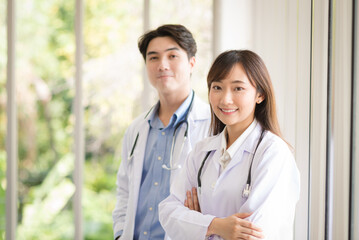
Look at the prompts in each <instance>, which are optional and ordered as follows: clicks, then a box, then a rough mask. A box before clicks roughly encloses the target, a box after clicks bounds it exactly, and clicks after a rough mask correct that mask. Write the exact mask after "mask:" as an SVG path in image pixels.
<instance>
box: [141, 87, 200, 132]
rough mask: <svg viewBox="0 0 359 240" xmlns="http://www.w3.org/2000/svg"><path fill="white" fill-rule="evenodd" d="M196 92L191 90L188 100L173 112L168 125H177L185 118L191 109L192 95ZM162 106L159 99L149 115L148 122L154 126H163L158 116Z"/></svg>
mask: <svg viewBox="0 0 359 240" xmlns="http://www.w3.org/2000/svg"><path fill="white" fill-rule="evenodd" d="M193 94H194V92H193V90H192V91H191V92H190V94H189V95H188V97H187V98H186V100H184V102H183V103H182V104H181V106H180V107H179V108H178V109H177V110H176V111H175V112H174V113H173V115H172V117H171V119H170V122H169V124H168V125H167V127H170V126H176V125H177V124H178V123H179V122H181V121H182V120H183V119H185V117H186V114H187V112H188V111H189V107H190V104H191V100H192V96H193ZM159 107H160V101H158V102H157V103H156V105H155V107H154V109H153V111H152V112H151V113H150V115H149V116H148V123H149V125H150V126H151V127H152V128H163V127H164V126H163V123H162V122H161V121H160V119H159V117H158V109H159Z"/></svg>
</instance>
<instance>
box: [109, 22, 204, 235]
mask: <svg viewBox="0 0 359 240" xmlns="http://www.w3.org/2000/svg"><path fill="white" fill-rule="evenodd" d="M138 47H139V50H140V52H141V54H142V55H143V58H144V60H145V63H146V70H147V74H148V78H149V80H150V82H151V84H152V86H154V87H155V88H156V90H157V93H158V96H159V101H158V103H157V104H156V105H155V106H154V107H153V108H152V109H150V110H149V111H148V112H147V113H143V114H142V115H140V116H139V117H138V118H137V119H135V120H134V122H133V123H132V124H131V125H130V127H129V128H128V129H127V131H126V134H125V137H124V141H123V149H122V162H121V165H120V168H119V171H118V174H117V203H116V207H115V210H114V211H113V214H112V216H113V221H114V225H113V228H114V237H115V239H163V238H164V236H165V232H164V230H163V228H162V227H161V225H160V223H159V220H158V204H159V202H161V201H162V200H163V199H164V198H166V197H167V196H168V195H169V189H170V185H171V183H172V181H173V179H174V178H175V175H177V174H178V172H179V169H180V168H181V165H183V164H184V161H185V159H186V158H187V155H188V153H189V152H190V151H191V150H192V148H193V147H194V145H195V144H196V142H198V141H199V140H202V139H203V138H204V137H206V136H207V135H208V128H209V124H210V110H209V106H208V104H206V103H204V102H202V101H201V100H200V99H199V98H198V97H196V96H195V95H194V92H193V91H192V90H191V86H190V78H191V74H192V70H193V67H194V65H195V63H196V58H195V54H196V51H197V46H196V42H195V40H194V39H193V36H192V34H191V33H190V32H189V31H188V30H187V29H186V28H185V27H184V26H182V25H163V26H160V27H159V28H157V29H156V30H153V31H150V32H148V33H146V34H144V35H143V36H142V37H140V39H139V42H138Z"/></svg>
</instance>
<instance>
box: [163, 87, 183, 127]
mask: <svg viewBox="0 0 359 240" xmlns="http://www.w3.org/2000/svg"><path fill="white" fill-rule="evenodd" d="M189 94H190V91H189V92H188V94H186V95H183V96H178V95H177V96H175V95H171V96H160V108H159V110H158V117H159V119H160V120H161V121H162V123H163V125H164V126H167V125H168V123H169V122H170V120H171V117H172V115H173V114H174V113H175V112H176V110H177V109H178V108H179V107H180V106H181V105H182V103H183V102H184V101H185V100H186V98H187V97H188V96H189Z"/></svg>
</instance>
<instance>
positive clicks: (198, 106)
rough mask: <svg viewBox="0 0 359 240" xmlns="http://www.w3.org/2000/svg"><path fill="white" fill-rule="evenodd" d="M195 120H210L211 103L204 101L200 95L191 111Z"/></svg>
mask: <svg viewBox="0 0 359 240" xmlns="http://www.w3.org/2000/svg"><path fill="white" fill-rule="evenodd" d="M191 117H192V118H193V120H195V121H196V120H210V119H211V110H210V107H209V104H208V103H206V102H204V101H203V100H202V99H201V98H200V97H198V96H196V97H195V99H194V102H193V109H192V111H191Z"/></svg>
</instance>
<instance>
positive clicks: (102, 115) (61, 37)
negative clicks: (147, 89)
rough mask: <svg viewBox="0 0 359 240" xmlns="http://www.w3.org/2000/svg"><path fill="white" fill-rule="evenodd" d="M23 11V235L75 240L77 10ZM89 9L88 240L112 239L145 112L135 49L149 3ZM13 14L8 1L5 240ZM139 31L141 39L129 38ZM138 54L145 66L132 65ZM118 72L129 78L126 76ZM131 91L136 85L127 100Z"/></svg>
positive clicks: (1, 27) (1, 69)
mask: <svg viewBox="0 0 359 240" xmlns="http://www.w3.org/2000/svg"><path fill="white" fill-rule="evenodd" d="M17 4H18V6H17V11H18V12H17V19H16V20H17V25H16V27H17V31H16V38H17V42H16V57H17V62H16V81H17V89H16V94H17V95H16V97H17V103H18V106H17V107H18V112H17V113H18V141H19V142H18V155H19V162H18V167H19V171H18V179H19V180H18V186H19V189H18V198H19V208H18V228H17V234H16V236H17V239H73V238H74V224H73V222H74V216H73V214H74V212H73V203H72V198H73V194H74V191H75V185H74V183H73V172H74V164H73V163H74V155H73V148H74V140H73V134H74V118H75V116H74V114H73V102H74V77H73V76H74V74H75V65H74V64H75V62H74V61H75V33H74V15H75V1H62V0H47V1H36V0H25V1H17ZM84 6H85V15H84V45H85V57H84V66H83V69H84V79H83V88H84V91H83V94H84V123H85V150H86V153H85V166H84V188H83V214H84V216H83V217H84V236H85V239H112V238H113V232H112V216H111V212H112V210H113V209H114V205H115V200H116V198H115V192H116V191H115V183H116V172H117V168H118V166H119V163H120V152H121V144H122V143H121V139H122V137H123V134H124V131H125V129H126V127H127V126H128V124H129V123H130V122H131V121H132V119H133V117H134V116H135V115H137V114H138V110H139V107H138V101H136V100H138V98H139V96H140V92H141V66H142V60H141V58H140V54H138V52H137V49H136V42H137V37H138V36H139V35H140V32H142V26H141V24H142V22H141V16H140V14H141V8H138V6H141V1H140V0H132V1H131V0H126V1H114V0H100V1H99V0H89V1H86V3H85V5H84ZM129 12H131V13H132V14H128V13H129ZM5 13H6V1H1V2H0V15H1V17H0V35H1V38H0V123H1V124H0V136H1V138H0V204H1V205H0V216H1V217H0V240H1V239H4V238H5V194H6V193H5V191H6V175H5V172H6V149H5V136H6V38H3V37H2V36H5V33H6V19H5V17H6V14H5ZM131 28H132V29H137V31H133V32H129V31H126V29H131ZM132 45H133V47H129V46H132ZM131 51H132V52H131ZM133 54H135V55H138V57H134V59H133V60H128V57H127V56H129V55H133ZM125 56H126V57H125ZM130 64H131V65H132V66H128V65H130ZM119 65H123V66H121V68H123V69H127V70H128V71H129V72H128V73H126V74H119V67H118V66H119ZM136 72H137V73H136ZM129 84H132V85H134V86H129V87H128V88H126V92H127V93H126V94H121V93H122V92H123V88H124V87H126V86H128V85H129ZM136 109H137V112H136Z"/></svg>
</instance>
